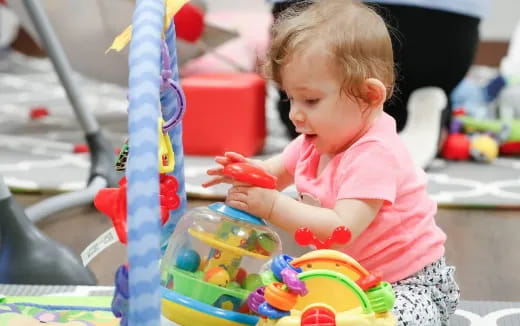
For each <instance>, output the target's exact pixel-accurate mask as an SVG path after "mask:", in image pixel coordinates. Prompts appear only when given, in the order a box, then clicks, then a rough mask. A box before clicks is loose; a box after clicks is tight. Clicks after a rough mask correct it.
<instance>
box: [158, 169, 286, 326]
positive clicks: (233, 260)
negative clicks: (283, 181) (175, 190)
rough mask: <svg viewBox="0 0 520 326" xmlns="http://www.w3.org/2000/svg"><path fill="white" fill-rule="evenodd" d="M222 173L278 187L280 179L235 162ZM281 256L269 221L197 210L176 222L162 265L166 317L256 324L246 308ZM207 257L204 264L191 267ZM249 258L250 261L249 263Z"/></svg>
mask: <svg viewBox="0 0 520 326" xmlns="http://www.w3.org/2000/svg"><path fill="white" fill-rule="evenodd" d="M224 173H225V174H227V175H228V176H230V177H233V178H235V179H236V180H240V181H242V182H249V183H251V184H254V185H257V186H264V187H270V188H274V187H275V186H276V179H275V178H274V177H272V176H270V175H268V174H266V172H265V171H263V170H261V169H260V168H258V167H256V166H252V165H250V164H246V163H234V164H231V165H229V166H227V167H226V168H225V169H224ZM278 252H280V239H279V237H278V235H277V234H276V233H274V232H273V231H271V230H270V229H269V228H268V227H267V226H266V225H265V223H264V222H263V221H262V220H260V219H258V218H256V217H255V216H252V215H249V214H247V213H245V212H243V211H240V210H237V209H234V208H232V207H229V206H227V205H225V204H223V203H214V204H211V205H209V206H208V207H197V208H195V209H192V210H191V211H189V212H188V213H187V214H186V215H185V216H184V217H183V218H182V219H181V220H180V221H179V223H178V225H177V228H176V229H175V232H174V233H173V235H172V237H171V238H170V241H169V243H168V247H167V250H166V253H165V255H164V257H163V260H162V263H161V284H162V285H163V291H162V292H163V315H164V317H166V318H167V319H169V320H171V321H173V322H175V323H177V324H181V325H255V324H256V323H257V322H258V317H257V316H254V315H250V314H247V309H245V308H247V307H245V308H244V304H245V303H246V299H247V297H248V295H249V294H250V293H251V291H252V290H254V289H256V287H258V286H260V285H262V284H263V281H262V278H261V276H260V275H259V274H257V273H256V272H257V271H258V269H259V268H260V266H261V265H262V262H265V261H267V260H269V259H271V258H272V257H273V256H274V255H276V253H278ZM201 256H207V259H206V260H205V263H204V266H203V267H202V268H200V266H199V264H195V262H193V263H192V261H196V257H201ZM245 258H247V263H245Z"/></svg>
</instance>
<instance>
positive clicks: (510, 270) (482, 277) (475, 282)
mask: <svg viewBox="0 0 520 326" xmlns="http://www.w3.org/2000/svg"><path fill="white" fill-rule="evenodd" d="M16 198H17V199H18V200H19V201H20V203H22V204H23V205H29V204H30V203H33V202H35V201H38V200H41V199H42V198H43V197H42V196H40V195H26V194H24V195H16ZM208 203H209V202H207V201H200V200H194V201H190V202H189V206H190V207H196V206H202V205H207V204H208ZM437 222H438V224H439V225H440V227H441V228H442V229H443V230H444V231H445V232H446V233H447V235H448V242H447V253H446V256H447V260H448V262H449V263H451V264H454V265H455V266H456V267H457V279H458V281H459V284H460V287H461V290H462V296H463V298H464V299H466V300H498V301H520V273H518V271H519V270H520V259H519V254H518V248H519V247H520V237H519V235H518V231H519V230H520V214H518V212H517V211H508V210H500V211H496V210H457V209H441V210H440V211H439V213H438V215H437ZM39 226H40V228H41V229H42V230H43V231H44V232H45V233H46V234H47V235H49V236H50V237H52V238H53V239H56V240H58V241H60V242H62V243H64V244H66V245H68V246H70V247H71V248H73V249H74V250H75V251H76V252H77V253H79V252H81V251H82V250H83V249H84V248H85V247H86V246H87V245H88V244H89V243H90V242H91V241H93V240H94V239H95V238H96V237H97V236H98V235H100V234H101V233H102V232H103V231H105V230H107V229H108V228H109V227H110V226H111V225H110V222H109V220H108V219H107V218H106V217H104V216H103V215H102V214H100V213H98V212H97V211H96V210H95V209H94V208H92V207H80V208H75V209H71V210H68V211H66V212H63V213H62V214H60V215H57V216H55V217H52V218H48V219H46V220H44V221H42V222H41V223H40V224H39ZM294 250H296V249H295V248H289V249H288V251H289V252H291V251H294ZM125 259H126V258H125V248H124V247H123V246H122V245H120V244H117V245H113V246H112V247H110V248H109V249H107V250H106V251H105V252H103V253H101V255H100V256H98V257H97V258H96V259H95V260H94V261H92V262H91V264H90V267H91V269H92V270H93V271H94V273H95V274H96V276H97V278H98V280H99V283H100V284H101V285H110V284H112V282H113V273H114V271H115V269H116V268H117V267H118V266H119V265H121V264H122V263H124V262H125Z"/></svg>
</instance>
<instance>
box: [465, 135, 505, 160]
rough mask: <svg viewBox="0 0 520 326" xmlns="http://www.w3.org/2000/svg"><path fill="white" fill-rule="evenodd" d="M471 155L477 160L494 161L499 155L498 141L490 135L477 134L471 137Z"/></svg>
mask: <svg viewBox="0 0 520 326" xmlns="http://www.w3.org/2000/svg"><path fill="white" fill-rule="evenodd" d="M470 155H471V157H472V158H473V159H474V160H475V161H479V162H487V163H489V162H492V161H493V160H495V159H496V158H497V156H498V143H497V141H496V140H495V139H494V138H492V137H491V136H489V135H485V134H481V135H476V136H474V137H472V139H471V146H470Z"/></svg>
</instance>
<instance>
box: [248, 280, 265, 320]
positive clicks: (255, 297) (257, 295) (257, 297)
mask: <svg viewBox="0 0 520 326" xmlns="http://www.w3.org/2000/svg"><path fill="white" fill-rule="evenodd" d="M264 290H265V286H262V287H259V288H257V289H256V290H255V291H253V292H251V294H249V296H248V297H247V306H248V307H249V309H251V311H253V312H255V313H257V314H258V313H259V312H258V307H259V306H260V305H261V304H262V303H264V302H265V298H264Z"/></svg>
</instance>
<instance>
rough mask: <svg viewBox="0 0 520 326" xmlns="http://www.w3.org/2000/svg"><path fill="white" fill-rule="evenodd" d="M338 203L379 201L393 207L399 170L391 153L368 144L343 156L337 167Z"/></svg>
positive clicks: (370, 143) (384, 148)
mask: <svg viewBox="0 0 520 326" xmlns="http://www.w3.org/2000/svg"><path fill="white" fill-rule="evenodd" d="M338 169H340V170H339V171H338V174H337V175H338V177H339V180H338V185H339V187H338V190H339V191H338V195H337V198H336V199H337V200H340V199H382V200H384V201H385V202H387V203H390V204H393V203H394V201H395V198H396V194H397V186H398V175H399V166H398V163H397V159H396V157H395V156H394V154H393V153H392V152H391V151H390V149H388V148H386V147H385V146H383V145H382V144H380V143H377V142H367V143H364V144H361V145H359V146H356V148H353V149H352V150H351V151H349V152H348V153H345V157H343V159H342V161H341V163H340V166H338Z"/></svg>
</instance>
